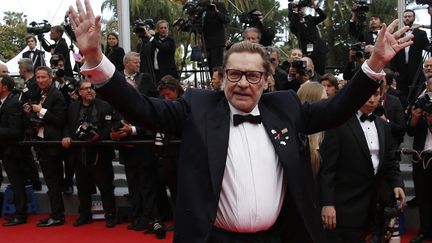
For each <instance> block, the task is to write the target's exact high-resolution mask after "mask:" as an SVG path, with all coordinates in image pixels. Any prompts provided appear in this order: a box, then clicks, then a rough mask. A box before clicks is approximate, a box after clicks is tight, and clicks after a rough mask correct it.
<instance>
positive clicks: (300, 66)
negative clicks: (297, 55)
mask: <svg viewBox="0 0 432 243" xmlns="http://www.w3.org/2000/svg"><path fill="white" fill-rule="evenodd" d="M290 65H291V67H293V68H296V69H297V73H299V74H300V75H305V74H306V72H307V63H306V61H303V60H295V61H292V62H291V63H290Z"/></svg>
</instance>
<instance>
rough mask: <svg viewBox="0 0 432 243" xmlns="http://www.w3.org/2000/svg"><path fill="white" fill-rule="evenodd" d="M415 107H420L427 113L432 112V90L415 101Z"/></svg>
mask: <svg viewBox="0 0 432 243" xmlns="http://www.w3.org/2000/svg"><path fill="white" fill-rule="evenodd" d="M414 107H415V108H420V109H422V110H423V111H425V112H427V113H432V92H426V93H425V94H423V95H421V96H420V97H418V98H417V100H416V101H415V102H414Z"/></svg>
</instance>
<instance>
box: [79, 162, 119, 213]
mask: <svg viewBox="0 0 432 243" xmlns="http://www.w3.org/2000/svg"><path fill="white" fill-rule="evenodd" d="M74 167H75V174H76V182H77V188H78V198H79V200H80V205H79V208H78V212H79V213H80V214H81V215H91V206H92V200H91V194H92V191H93V185H94V184H96V186H97V187H98V189H99V191H100V193H101V199H102V205H103V208H104V210H105V213H106V214H115V198H114V187H113V184H112V183H113V180H114V174H113V166H112V160H111V159H99V160H98V161H97V162H96V163H94V161H86V162H85V163H83V162H82V160H80V159H77V160H75V166H74ZM93 182H94V184H93Z"/></svg>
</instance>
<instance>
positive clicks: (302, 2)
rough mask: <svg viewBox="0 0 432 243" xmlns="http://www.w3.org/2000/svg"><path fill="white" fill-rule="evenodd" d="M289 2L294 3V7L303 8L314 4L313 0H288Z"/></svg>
mask: <svg viewBox="0 0 432 243" xmlns="http://www.w3.org/2000/svg"><path fill="white" fill-rule="evenodd" d="M288 3H289V4H292V5H293V7H297V8H303V7H307V6H310V5H311V4H312V0H288Z"/></svg>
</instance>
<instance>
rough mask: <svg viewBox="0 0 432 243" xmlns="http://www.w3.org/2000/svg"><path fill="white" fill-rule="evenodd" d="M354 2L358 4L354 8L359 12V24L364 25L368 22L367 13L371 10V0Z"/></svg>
mask: <svg viewBox="0 0 432 243" xmlns="http://www.w3.org/2000/svg"><path fill="white" fill-rule="evenodd" d="M354 4H356V5H357V7H356V8H355V9H353V11H354V12H356V13H357V24H358V25H360V26H362V25H363V24H364V23H365V22H366V13H367V12H369V7H370V0H356V1H355V2H354Z"/></svg>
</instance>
